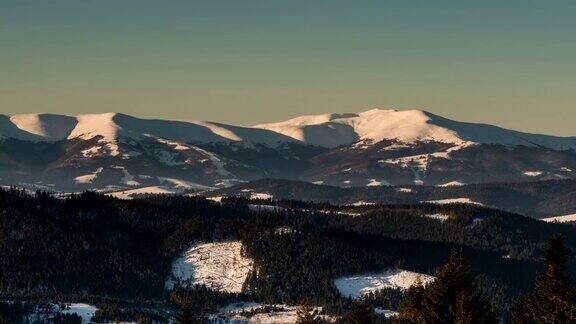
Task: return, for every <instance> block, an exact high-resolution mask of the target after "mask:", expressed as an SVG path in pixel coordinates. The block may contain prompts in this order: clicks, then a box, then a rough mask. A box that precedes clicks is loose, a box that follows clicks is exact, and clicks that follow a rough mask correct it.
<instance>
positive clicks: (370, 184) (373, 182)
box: [366, 179, 390, 187]
mask: <svg viewBox="0 0 576 324" xmlns="http://www.w3.org/2000/svg"><path fill="white" fill-rule="evenodd" d="M389 185H390V183H388V182H387V181H385V180H378V179H370V180H368V183H367V184H366V187H379V186H389Z"/></svg>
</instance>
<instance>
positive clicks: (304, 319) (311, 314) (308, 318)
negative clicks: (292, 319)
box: [296, 303, 326, 324]
mask: <svg viewBox="0 0 576 324" xmlns="http://www.w3.org/2000/svg"><path fill="white" fill-rule="evenodd" d="M296 315H297V319H296V324H322V323H326V321H325V320H324V319H323V318H322V317H321V316H320V315H318V310H317V309H314V308H313V307H311V306H310V304H308V303H304V305H303V306H302V307H300V309H298V311H297V312H296Z"/></svg>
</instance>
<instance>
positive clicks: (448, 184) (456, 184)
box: [438, 180, 465, 187]
mask: <svg viewBox="0 0 576 324" xmlns="http://www.w3.org/2000/svg"><path fill="white" fill-rule="evenodd" d="M463 185H465V183H464V182H461V181H458V180H456V181H450V182H446V183H443V184H440V185H438V187H460V186H463Z"/></svg>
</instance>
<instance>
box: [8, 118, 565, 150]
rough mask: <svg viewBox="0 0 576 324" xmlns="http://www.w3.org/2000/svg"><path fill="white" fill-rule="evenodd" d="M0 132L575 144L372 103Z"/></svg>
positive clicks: (37, 136) (46, 137)
mask: <svg viewBox="0 0 576 324" xmlns="http://www.w3.org/2000/svg"><path fill="white" fill-rule="evenodd" d="M0 135H1V136H3V137H4V138H17V139H21V140H35V141H57V140H65V139H73V138H76V137H80V138H83V139H90V138H93V137H95V136H98V135H100V136H102V137H103V138H105V139H107V140H115V139H116V137H118V136H121V137H142V136H145V135H153V136H156V137H159V138H165V139H171V140H177V141H183V142H215V143H218V142H246V143H257V144H265V145H269V146H278V145H281V144H284V143H288V142H295V143H300V144H305V145H316V146H321V147H327V148H334V147H338V146H343V145H351V144H353V143H356V142H364V143H377V142H380V141H383V140H397V141H399V142H403V143H414V142H417V141H436V142H441V143H455V144H463V143H467V142H470V143H482V144H502V145H512V146H521V145H523V146H544V147H548V148H553V149H569V148H575V147H576V136H572V137H561V136H553V135H544V134H533V133H527V132H521V131H515V130H509V129H505V128H502V127H499V126H494V125H489V124H478V123H469V122H460V121H455V120H451V119H448V118H444V117H441V116H438V115H435V114H432V113H430V112H427V111H424V110H415V109H414V110H403V111H399V110H386V109H377V108H376V109H371V110H367V111H364V112H359V113H330V114H319V115H306V116H299V117H295V118H292V119H288V120H286V121H281V122H276V123H265V124H258V125H255V126H250V127H246V126H235V125H229V124H223V123H218V122H209V121H182V120H163V119H144V118H138V117H133V116H130V115H127V114H122V113H112V112H109V113H101V114H80V115H77V116H67V115H57V114H15V115H2V116H1V117H0Z"/></svg>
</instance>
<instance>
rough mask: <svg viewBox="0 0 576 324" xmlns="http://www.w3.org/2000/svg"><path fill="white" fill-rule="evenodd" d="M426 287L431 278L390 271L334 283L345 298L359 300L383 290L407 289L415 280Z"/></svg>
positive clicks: (395, 270) (353, 277)
mask: <svg viewBox="0 0 576 324" xmlns="http://www.w3.org/2000/svg"><path fill="white" fill-rule="evenodd" d="M418 279H419V280H420V281H421V282H422V284H424V285H426V284H428V283H430V282H432V280H434V277H433V276H429V275H426V274H422V273H417V272H412V271H406V270H400V269H391V270H387V271H384V272H383V273H379V274H366V275H356V276H350V277H342V278H338V279H336V280H335V281H334V284H335V285H336V288H337V289H338V291H339V292H340V293H341V294H342V295H343V296H345V297H352V298H360V297H362V296H364V295H366V294H368V293H371V292H376V291H378V290H381V289H384V288H399V289H404V290H405V289H408V288H410V286H412V285H413V284H414V283H416V282H417V280H418Z"/></svg>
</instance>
